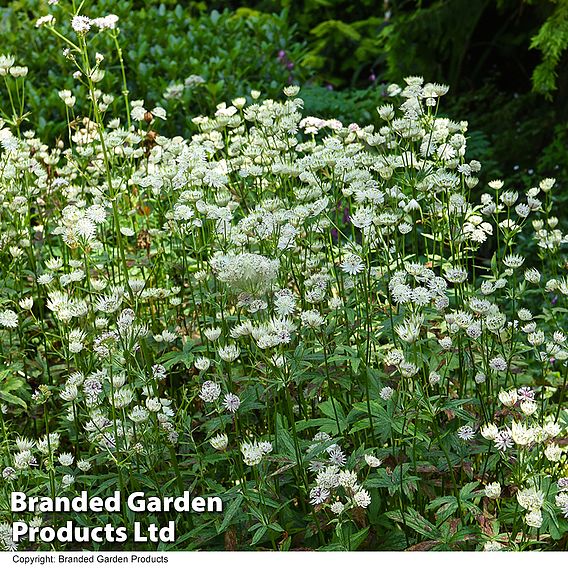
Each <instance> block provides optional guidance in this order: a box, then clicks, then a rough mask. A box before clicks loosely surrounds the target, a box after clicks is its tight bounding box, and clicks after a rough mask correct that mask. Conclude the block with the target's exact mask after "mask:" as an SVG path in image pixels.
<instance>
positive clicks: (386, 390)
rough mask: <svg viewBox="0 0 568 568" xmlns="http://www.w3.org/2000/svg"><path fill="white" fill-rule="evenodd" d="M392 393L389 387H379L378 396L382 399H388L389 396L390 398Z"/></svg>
mask: <svg viewBox="0 0 568 568" xmlns="http://www.w3.org/2000/svg"><path fill="white" fill-rule="evenodd" d="M393 394H394V390H393V389H392V388H391V387H383V388H382V389H381V391H380V392H379V396H380V397H381V398H382V399H383V400H389V399H390V398H392V395H393Z"/></svg>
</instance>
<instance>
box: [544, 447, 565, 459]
mask: <svg viewBox="0 0 568 568" xmlns="http://www.w3.org/2000/svg"><path fill="white" fill-rule="evenodd" d="M544 455H545V456H546V457H547V459H548V460H550V461H551V462H557V461H560V458H561V457H562V448H561V447H559V446H558V445H557V444H549V445H548V446H546V448H545V450H544Z"/></svg>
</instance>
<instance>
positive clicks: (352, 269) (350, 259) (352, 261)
mask: <svg viewBox="0 0 568 568" xmlns="http://www.w3.org/2000/svg"><path fill="white" fill-rule="evenodd" d="M341 270H343V272H345V273H346V274H350V275H351V276H355V275H357V274H359V273H360V272H363V270H365V264H364V263H363V261H362V260H361V257H360V256H357V255H356V254H350V255H348V256H347V257H346V258H345V260H344V261H343V262H342V263H341Z"/></svg>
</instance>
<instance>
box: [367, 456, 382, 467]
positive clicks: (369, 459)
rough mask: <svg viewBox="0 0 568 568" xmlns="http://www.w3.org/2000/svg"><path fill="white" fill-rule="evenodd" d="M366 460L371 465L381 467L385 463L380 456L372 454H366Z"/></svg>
mask: <svg viewBox="0 0 568 568" xmlns="http://www.w3.org/2000/svg"><path fill="white" fill-rule="evenodd" d="M365 461H366V462H367V465H368V466H369V467H380V465H381V464H382V463H383V462H382V461H381V460H380V459H379V458H377V457H375V456H373V455H372V454H365Z"/></svg>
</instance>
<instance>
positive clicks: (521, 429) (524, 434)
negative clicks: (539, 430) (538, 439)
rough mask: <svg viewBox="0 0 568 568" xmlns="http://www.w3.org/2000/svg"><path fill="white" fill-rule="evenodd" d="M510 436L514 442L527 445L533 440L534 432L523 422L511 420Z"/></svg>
mask: <svg viewBox="0 0 568 568" xmlns="http://www.w3.org/2000/svg"><path fill="white" fill-rule="evenodd" d="M511 437H512V438H513V441H514V442H515V444H518V445H519V446H527V445H528V444H530V443H532V442H533V440H534V432H533V431H532V430H531V429H530V428H527V426H525V425H524V424H522V423H520V422H516V421H513V423H512V424H511Z"/></svg>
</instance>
